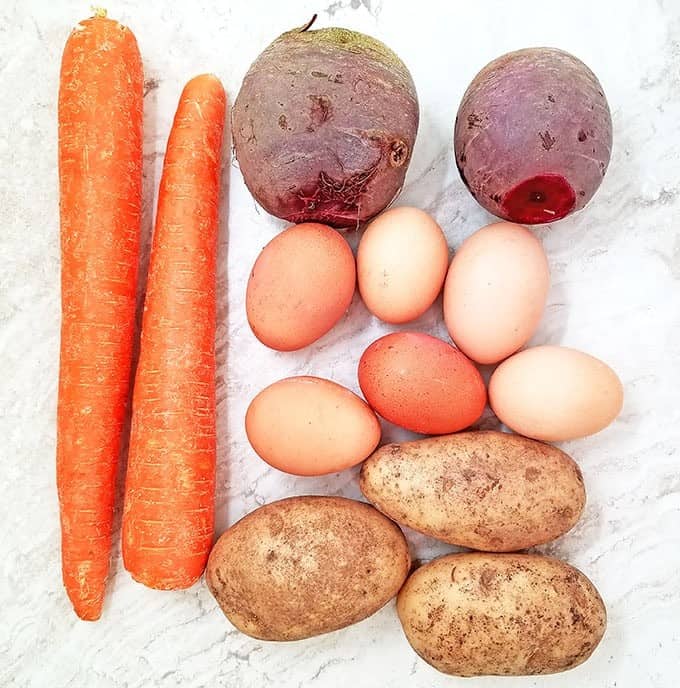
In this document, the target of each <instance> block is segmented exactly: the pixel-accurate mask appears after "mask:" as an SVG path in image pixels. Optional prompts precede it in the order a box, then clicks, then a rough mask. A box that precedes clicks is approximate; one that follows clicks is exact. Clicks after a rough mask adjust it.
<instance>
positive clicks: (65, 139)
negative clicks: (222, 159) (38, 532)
mask: <svg viewBox="0 0 680 688" xmlns="http://www.w3.org/2000/svg"><path fill="white" fill-rule="evenodd" d="M142 98H143V76H142V62H141V58H140V56H139V50H138V48H137V42H136V41H135V37H134V36H133V35H132V32H131V31H130V30H129V29H127V28H126V27H124V26H121V25H120V24H119V23H118V22H115V21H112V20H111V19H107V18H106V17H105V16H103V14H99V15H98V16H95V17H93V18H92V19H86V20H85V21H83V22H81V23H80V24H79V25H78V26H77V27H76V28H75V29H74V30H73V32H72V33H71V35H70V36H69V38H68V40H67V42H66V47H65V49H64V55H63V60H62V65H61V78H60V86H59V181H60V214H61V290H62V292H61V293H62V324H61V355H60V369H59V401H58V408H57V487H58V491H59V504H60V513H61V532H62V541H61V549H62V569H63V577H64V585H65V587H66V592H67V593H68V596H69V597H70V599H71V602H72V603H73V608H74V609H75V612H76V614H78V616H80V617H81V618H83V619H87V620H95V619H98V618H99V616H100V615H101V609H102V603H103V599H104V589H105V586H106V578H107V574H108V568H109V552H110V547H111V525H112V517H113V499H114V488H115V476H116V467H117V461H118V454H119V451H120V442H121V431H122V428H123V422H124V417H125V406H126V400H127V395H128V387H129V377H130V365H131V359H132V341H133V336H134V322H135V289H136V283H137V260H138V245H139V230H140V213H141V195H142Z"/></svg>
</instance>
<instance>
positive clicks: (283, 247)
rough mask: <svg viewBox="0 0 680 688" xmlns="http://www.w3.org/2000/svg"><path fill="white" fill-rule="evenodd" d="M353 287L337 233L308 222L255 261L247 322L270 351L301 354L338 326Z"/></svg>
mask: <svg viewBox="0 0 680 688" xmlns="http://www.w3.org/2000/svg"><path fill="white" fill-rule="evenodd" d="M355 284H356V265H355V262H354V256H353V255H352V250H351V249H350V247H349V245H348V244H347V242H346V241H345V239H344V238H343V237H342V236H341V235H340V234H339V233H338V232H336V231H335V230H333V229H331V228H330V227H327V226H326V225H321V224H317V223H313V222H307V223H304V224H301V225H294V226H292V227H289V228H288V229H286V230H284V231H283V232H281V234H279V235H278V236H276V237H274V238H273V239H272V240H271V241H270V242H269V243H268V244H267V245H266V246H265V247H264V249H263V250H262V253H260V255H259V257H258V259H257V260H256V261H255V265H254V266H253V270H252V272H251V274H250V279H249V280H248V288H247V290H246V313H247V315H248V322H249V323H250V327H251V328H252V330H253V333H254V334H255V336H256V337H257V338H258V339H259V340H260V341H261V342H262V343H263V344H266V345H267V346H269V347H271V348H272V349H277V350H278V351H294V350H295V349H302V348H303V347H305V346H308V345H309V344H311V343H312V342H314V341H316V340H317V339H318V338H319V337H321V336H322V335H324V334H326V332H328V331H329V330H330V329H331V328H332V327H333V325H335V323H337V322H338V320H339V319H340V318H341V317H342V315H343V313H345V311H346V310H347V309H348V308H349V305H350V303H351V302H352V296H353V295H354V287H355Z"/></svg>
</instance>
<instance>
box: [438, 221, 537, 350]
mask: <svg viewBox="0 0 680 688" xmlns="http://www.w3.org/2000/svg"><path fill="white" fill-rule="evenodd" d="M549 286H550V272H549V270H548V260H547V258H546V256H545V252H544V251H543V247H542V246H541V242H540V241H539V240H538V239H537V238H536V237H535V236H534V235H533V234H532V233H531V232H530V231H529V230H528V229H525V228H524V227H520V226H519V225H514V224H512V223H510V222H496V223H495V224H492V225H488V226H487V227H482V229H480V230H479V231H477V232H475V233H474V234H472V235H471V236H470V237H468V238H467V239H466V240H465V241H464V242H463V244H462V246H461V247H460V248H459V249H458V251H457V252H456V255H455V256H454V258H453V260H452V261H451V267H450V268H449V272H448V275H447V276H446V284H445V286H444V319H445V320H446V327H447V328H448V330H449V334H450V335H451V339H453V341H454V343H455V344H456V346H457V347H459V348H460V350H461V351H464V352H465V353H466V354H467V355H468V356H469V357H470V358H471V359H472V360H474V361H477V362H478V363H497V362H498V361H502V360H503V359H504V358H507V357H508V356H510V354H512V353H514V352H515V351H517V349H519V348H521V347H522V346H524V345H525V344H526V343H527V342H528V341H529V339H531V336H532V335H533V333H534V331H535V330H536V327H537V326H538V323H539V321H540V319H541V315H542V314H543V309H544V308H545V300H546V297H547V295H548V288H549Z"/></svg>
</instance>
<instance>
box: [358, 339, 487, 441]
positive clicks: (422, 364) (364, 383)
mask: <svg viewBox="0 0 680 688" xmlns="http://www.w3.org/2000/svg"><path fill="white" fill-rule="evenodd" d="M359 385H360V387H361V390H362V392H363V394H364V396H365V397H366V400H367V401H368V403H369V404H370V405H371V407H372V408H373V409H374V410H375V411H376V412H377V413H379V414H380V415H381V416H382V417H383V418H385V419H386V420H388V421H390V422H391V423H394V424H395V425H400V426H401V427H403V428H406V429H408V430H412V431H414V432H419V433H423V434H427V435H442V434H445V433H449V432H456V431H457V430H462V429H463V428H466V427H468V425H471V424H472V423H474V422H475V421H476V420H477V419H478V418H479V417H480V416H481V414H482V411H483V410H484V404H485V403H486V388H485V387H484V381H483V380H482V376H481V375H480V374H479V371H478V370H477V369H476V368H475V366H474V365H473V363H472V362H471V361H470V360H469V359H468V358H467V357H466V356H465V355H464V354H463V353H462V352H460V351H458V349H456V348H454V347H453V346H451V345H450V344H447V343H446V342H443V341H441V339H437V338H436V337H431V336H430V335H428V334H423V333H421V332H394V333H392V334H388V335H386V336H384V337H381V338H380V339H378V340H376V341H375V342H373V343H372V344H371V345H370V346H369V347H368V348H367V349H366V351H364V354H363V356H362V357H361V360H360V361H359Z"/></svg>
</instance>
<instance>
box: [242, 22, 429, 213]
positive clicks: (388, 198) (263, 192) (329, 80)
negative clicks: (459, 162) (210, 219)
mask: <svg viewBox="0 0 680 688" xmlns="http://www.w3.org/2000/svg"><path fill="white" fill-rule="evenodd" d="M310 24H311V22H310ZM232 128H233V139H234V147H235V150H236V157H237V159H238V162H239V166H240V168H241V172H242V174H243V178H244V180H245V182H246V185H247V186H248V188H249V189H250V192H251V193H252V194H253V196H254V197H255V199H256V200H257V201H258V203H260V205H262V206H263V207H264V208H265V209H266V210H267V211H268V212H270V213H271V214H272V215H276V216H278V217H281V218H283V219H285V220H288V221H289V222H294V223H299V222H307V221H312V222H322V223H324V224H328V225H331V226H333V227H350V226H353V225H356V224H358V223H359V222H363V221H365V220H368V219H370V218H371V217H373V216H374V215H377V214H378V213H379V212H380V211H381V210H383V209H384V208H385V207H386V206H387V205H389V204H390V203H391V202H392V200H394V198H395V197H396V196H397V195H398V193H399V191H400V190H401V187H402V185H403V183H404V177H405V175H406V169H407V167H408V164H409V161H410V159H411V152H412V150H413V144H414V142H415V137H416V132H417V129H418V99H417V96H416V90H415V86H414V85H413V80H412V79H411V75H410V74H409V71H408V69H407V68H406V66H405V65H404V63H403V62H402V61H401V60H400V59H399V58H398V57H397V55H395V54H394V53H393V52H392V51H391V50H390V49H389V48H388V47H387V46H385V45H383V44H382V43H380V42H379V41H377V40H375V39H374V38H371V37H370V36H366V35H364V34H361V33H357V32H356V31H349V30H347V29H341V28H328V29H321V30H318V31H310V30H309V25H307V26H304V27H302V28H300V29H295V30H293V31H289V32H287V33H284V34H282V35H281V36H279V38H277V39H276V40H275V41H274V42H273V43H272V44H271V45H270V46H269V47H268V48H267V49H266V50H265V51H264V52H263V53H262V54H261V55H260V56H259V57H258V58H257V59H256V60H255V62H254V63H253V64H252V66H251V67H250V69H249V70H248V73H247V74H246V76H245V78H244V80H243V84H242V85H241V90H240V91H239V94H238V97H237V98H236V101H235V103H234V108H233V112H232Z"/></svg>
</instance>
